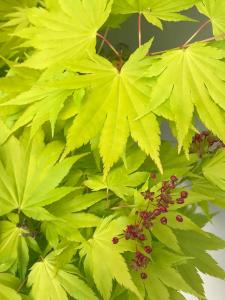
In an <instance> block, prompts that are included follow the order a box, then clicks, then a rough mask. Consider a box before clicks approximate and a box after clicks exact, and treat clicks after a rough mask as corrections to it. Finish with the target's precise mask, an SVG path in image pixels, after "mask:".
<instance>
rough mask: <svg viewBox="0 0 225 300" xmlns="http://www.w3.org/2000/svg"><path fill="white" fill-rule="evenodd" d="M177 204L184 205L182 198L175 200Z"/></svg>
mask: <svg viewBox="0 0 225 300" xmlns="http://www.w3.org/2000/svg"><path fill="white" fill-rule="evenodd" d="M176 202H177V204H184V198H179V199H177V200H176Z"/></svg>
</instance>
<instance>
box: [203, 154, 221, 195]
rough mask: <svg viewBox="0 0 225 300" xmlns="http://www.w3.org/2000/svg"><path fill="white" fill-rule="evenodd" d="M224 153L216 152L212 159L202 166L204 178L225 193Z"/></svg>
mask: <svg viewBox="0 0 225 300" xmlns="http://www.w3.org/2000/svg"><path fill="white" fill-rule="evenodd" d="M224 167H225V151H224V149H222V150H220V151H218V152H217V153H216V154H215V155H214V157H212V158H211V159H210V160H208V161H207V162H206V163H205V165H204V166H203V169H202V172H203V174H204V176H205V177H206V178H207V179H208V180H209V181H211V182H212V183H213V184H215V185H216V186H218V187H219V188H220V189H221V190H223V191H225V169H224Z"/></svg>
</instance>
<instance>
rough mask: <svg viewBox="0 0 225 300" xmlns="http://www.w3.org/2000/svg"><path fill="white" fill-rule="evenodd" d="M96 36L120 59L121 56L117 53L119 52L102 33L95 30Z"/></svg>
mask: <svg viewBox="0 0 225 300" xmlns="http://www.w3.org/2000/svg"><path fill="white" fill-rule="evenodd" d="M97 37H99V38H100V39H101V40H102V41H103V42H104V43H105V44H106V45H107V46H109V48H111V49H112V51H113V52H114V53H115V54H116V56H117V57H118V58H119V59H121V56H120V54H119V52H118V51H117V50H116V49H115V48H114V47H113V45H112V44H111V43H110V41H109V40H107V39H106V38H105V37H104V36H103V35H102V34H100V33H98V32H97Z"/></svg>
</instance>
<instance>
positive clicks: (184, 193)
mask: <svg viewBox="0 0 225 300" xmlns="http://www.w3.org/2000/svg"><path fill="white" fill-rule="evenodd" d="M180 196H181V198H187V196H188V192H186V191H182V192H181V193H180Z"/></svg>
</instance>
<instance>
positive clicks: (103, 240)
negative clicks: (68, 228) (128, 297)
mask: <svg viewBox="0 0 225 300" xmlns="http://www.w3.org/2000/svg"><path fill="white" fill-rule="evenodd" d="M110 219H111V218H105V219H104V220H103V221H102V223H101V224H100V225H99V226H98V228H97V229H96V231H95V233H94V235H93V237H92V238H91V239H89V240H87V241H86V242H85V243H83V244H82V245H81V251H80V255H81V257H85V262H84V265H85V268H86V271H87V272H91V273H92V276H93V279H94V281H95V284H96V286H97V288H98V290H99V291H100V293H101V295H102V296H103V299H104V300H109V299H110V295H111V291H112V280H113V279H115V280H116V281H117V282H118V283H119V284H120V285H122V286H124V287H125V288H126V289H128V290H130V291H132V292H133V293H134V294H136V295H137V296H138V297H139V298H140V299H142V298H141V296H140V294H139V292H138V290H137V288H136V286H135V285H134V283H133V281H132V279H131V275H130V273H129V271H128V267H127V265H126V263H125V260H124V258H123V257H122V255H121V254H120V253H121V252H124V251H125V250H128V249H127V248H126V245H125V244H123V245H121V244H120V245H119V246H118V248H117V247H112V242H111V239H112V236H114V235H116V234H119V233H120V231H121V228H123V227H124V226H125V225H126V222H127V219H126V218H119V219H115V220H113V221H111V222H110ZM113 262H116V264H115V263H113ZM95 266H98V268H96V267H95ZM102 278H104V281H103V280H102Z"/></svg>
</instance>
